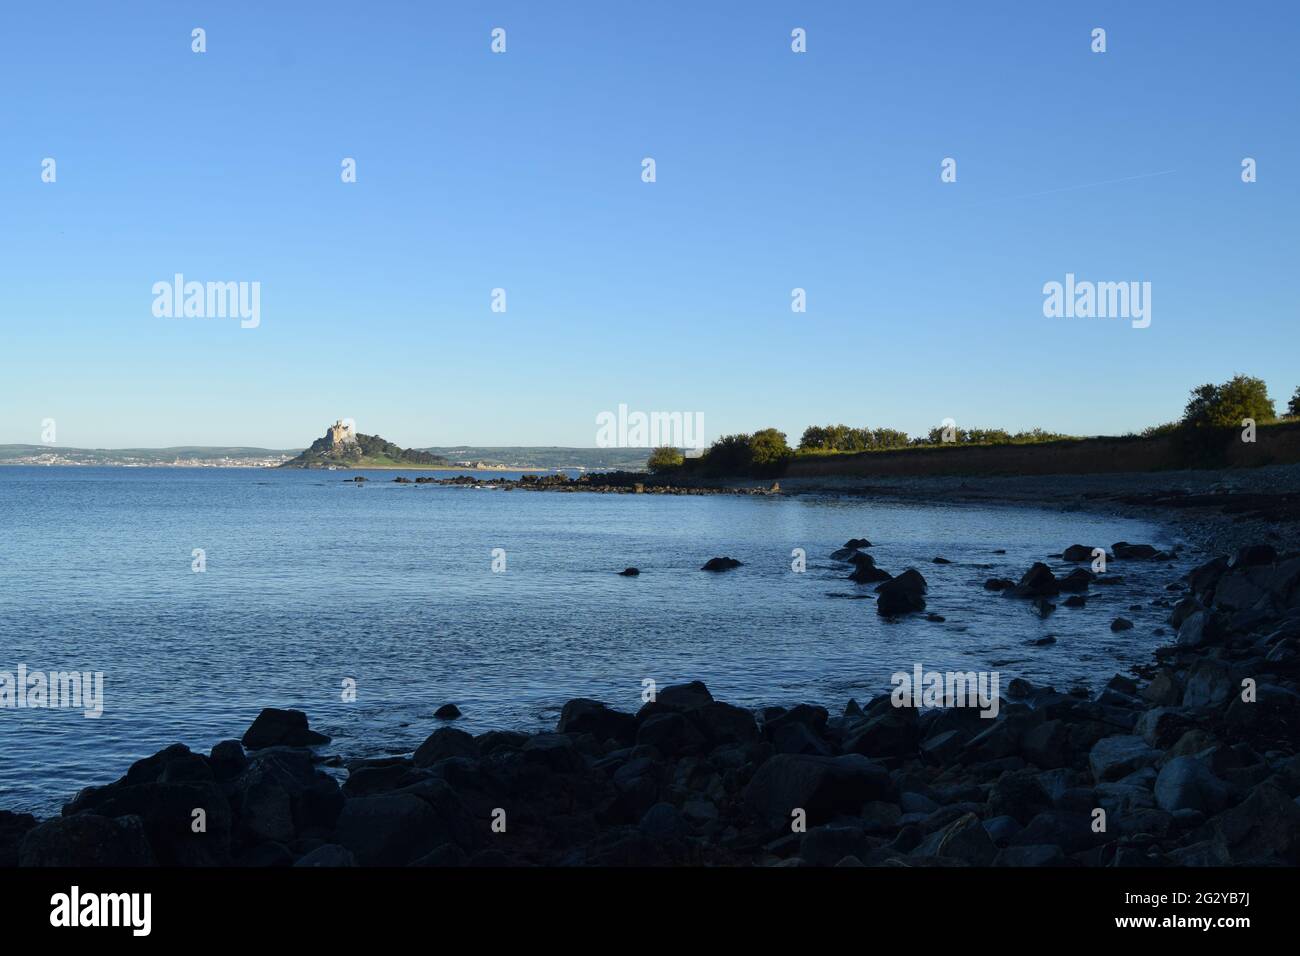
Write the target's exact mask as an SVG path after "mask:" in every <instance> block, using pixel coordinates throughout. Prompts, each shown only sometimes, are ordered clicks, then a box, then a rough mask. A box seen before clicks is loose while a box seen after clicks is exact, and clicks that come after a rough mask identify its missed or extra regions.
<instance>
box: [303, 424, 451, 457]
mask: <svg viewBox="0 0 1300 956" xmlns="http://www.w3.org/2000/svg"><path fill="white" fill-rule="evenodd" d="M280 467H281V468H451V467H452V463H451V462H450V461H448V460H447V459H446V458H443V457H441V456H439V455H432V454H430V453H429V452H427V451H417V450H416V449H414V448H401V447H399V446H397V445H394V444H393V443H392V442H390V441H386V440H385V439H383V438H380V437H379V436H378V435H362V434H359V433H358V432H357V430H356V427H355V426H354V425H353V424H352V423H351V422H347V421H344V420H343V419H339V420H338V421H336V422H335V423H334V424H333V425H331V426H330V427H329V428H327V429H326V430H325V435H324V436H323V437H321V438H318V439H316V440H315V441H314V442H312V443H311V447H310V448H308V449H307V450H306V451H304V452H303V453H302V454H301V455H299V456H298V457H296V458H292V459H290V460H289V461H286V462H285V463H284V464H282V465H280Z"/></svg>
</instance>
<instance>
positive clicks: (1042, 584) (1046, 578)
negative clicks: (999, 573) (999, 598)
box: [1002, 561, 1061, 598]
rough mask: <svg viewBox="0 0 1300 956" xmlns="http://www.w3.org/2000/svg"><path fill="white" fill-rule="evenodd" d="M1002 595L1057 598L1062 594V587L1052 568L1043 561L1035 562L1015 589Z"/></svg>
mask: <svg viewBox="0 0 1300 956" xmlns="http://www.w3.org/2000/svg"><path fill="white" fill-rule="evenodd" d="M1002 593H1003V595H1004V596H1006V597H1024V598H1035V597H1056V595H1058V594H1060V593H1061V586H1060V583H1059V582H1058V581H1057V580H1056V575H1055V574H1053V573H1052V569H1051V568H1049V567H1048V566H1047V565H1045V564H1043V562H1042V561H1035V562H1034V564H1033V567H1031V568H1030V569H1029V570H1028V571H1026V572H1025V573H1024V574H1023V575H1021V576H1020V580H1019V582H1017V584H1016V586H1015V587H1014V588H1008V589H1007V590H1005V591H1003V592H1002Z"/></svg>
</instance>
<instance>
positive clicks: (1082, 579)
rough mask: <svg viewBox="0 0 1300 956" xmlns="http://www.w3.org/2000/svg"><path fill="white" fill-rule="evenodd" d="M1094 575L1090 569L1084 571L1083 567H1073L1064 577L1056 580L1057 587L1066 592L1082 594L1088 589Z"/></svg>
mask: <svg viewBox="0 0 1300 956" xmlns="http://www.w3.org/2000/svg"><path fill="white" fill-rule="evenodd" d="M1093 578H1094V575H1093V573H1092V572H1091V571H1085V570H1084V569H1083V568H1075V569H1074V570H1073V571H1071V572H1070V573H1069V574H1067V575H1066V576H1065V577H1063V578H1061V579H1060V580H1059V581H1057V585H1056V586H1057V587H1058V588H1059V589H1060V590H1062V591H1064V592H1066V593H1068V594H1082V593H1083V592H1084V591H1087V590H1088V585H1089V584H1091V583H1092V582H1093Z"/></svg>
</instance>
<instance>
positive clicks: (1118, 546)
mask: <svg viewBox="0 0 1300 956" xmlns="http://www.w3.org/2000/svg"><path fill="white" fill-rule="evenodd" d="M1110 550H1111V553H1112V554H1114V555H1115V557H1117V558H1119V559H1120V560H1121V561H1145V560H1147V559H1149V558H1154V557H1156V555H1158V554H1160V552H1159V551H1157V550H1156V549H1155V548H1153V547H1152V546H1151V545H1149V544H1129V543H1128V542H1127V541H1116V542H1115V543H1114V544H1112V545H1111V546H1110Z"/></svg>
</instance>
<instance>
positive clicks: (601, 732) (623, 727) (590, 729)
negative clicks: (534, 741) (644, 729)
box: [555, 697, 636, 743]
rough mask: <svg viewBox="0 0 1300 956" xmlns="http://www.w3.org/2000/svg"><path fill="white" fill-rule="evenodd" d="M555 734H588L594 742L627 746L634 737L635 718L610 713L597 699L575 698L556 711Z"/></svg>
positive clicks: (618, 712) (616, 712)
mask: <svg viewBox="0 0 1300 956" xmlns="http://www.w3.org/2000/svg"><path fill="white" fill-rule="evenodd" d="M555 732H556V733H560V734H591V735H592V736H593V737H595V738H596V739H597V740H602V741H603V740H617V741H619V742H620V743H630V742H631V741H632V738H633V737H635V736H636V718H635V717H633V716H632V715H631V714H625V713H622V712H621V711H617V710H613V709H611V708H610V707H608V706H606V705H605V704H604V703H602V702H601V701H598V700H591V699H589V698H586V697H575V698H574V699H573V700H571V701H568V702H567V703H566V704H565V705H564V707H563V708H562V709H561V710H560V720H559V723H557V724H556V725H555Z"/></svg>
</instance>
